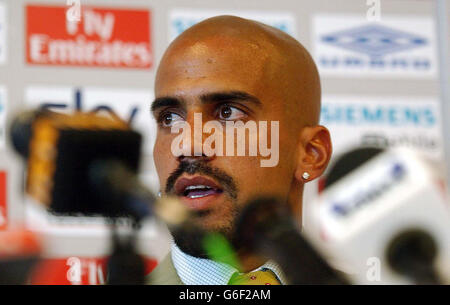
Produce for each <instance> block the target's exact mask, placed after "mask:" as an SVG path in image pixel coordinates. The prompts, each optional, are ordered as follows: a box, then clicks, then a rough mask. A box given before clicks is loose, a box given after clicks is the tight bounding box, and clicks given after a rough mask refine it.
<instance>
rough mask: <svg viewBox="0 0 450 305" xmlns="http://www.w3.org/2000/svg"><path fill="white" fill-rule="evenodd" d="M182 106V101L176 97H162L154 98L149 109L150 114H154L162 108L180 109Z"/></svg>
mask: <svg viewBox="0 0 450 305" xmlns="http://www.w3.org/2000/svg"><path fill="white" fill-rule="evenodd" d="M182 104H183V102H182V100H181V99H179V98H176V97H170V96H163V97H158V98H156V99H155V100H154V101H153V103H152V106H151V107H150V109H151V111H152V112H155V111H156V110H158V109H159V108H162V107H181V106H182Z"/></svg>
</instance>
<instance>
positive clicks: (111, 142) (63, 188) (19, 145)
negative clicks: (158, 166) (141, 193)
mask: <svg viewBox="0 0 450 305" xmlns="http://www.w3.org/2000/svg"><path fill="white" fill-rule="evenodd" d="M11 140H12V143H13V146H14V148H15V149H16V150H17V152H18V153H19V154H21V155H22V156H23V157H25V158H26V159H27V170H28V173H27V179H26V190H27V193H28V194H29V195H30V196H31V197H33V199H35V200H36V201H37V202H39V203H41V204H43V205H44V206H45V207H46V208H47V209H49V210H50V211H52V212H54V213H58V214H71V213H72V214H85V215H95V214H96V215H104V216H111V217H113V216H125V214H126V213H125V212H126V211H125V210H126V207H124V206H119V204H120V203H119V202H118V201H111V200H109V199H110V197H105V195H106V194H105V193H104V192H102V190H98V189H97V188H96V187H95V186H93V185H92V179H91V177H90V176H89V175H90V171H91V168H92V167H93V166H94V165H95V163H96V162H98V161H103V160H114V161H118V162H120V163H121V164H122V165H123V166H125V167H126V168H127V169H128V170H130V171H131V172H132V173H133V174H137V171H138V167H139V159H140V149H141V141H142V137H141V135H140V134H139V133H137V132H135V131H133V130H131V129H130V128H129V126H128V124H126V123H125V122H123V121H121V120H120V119H118V118H111V117H105V116H100V115H96V114H93V113H75V114H73V115H65V114H59V113H55V112H50V111H46V110H39V111H34V112H25V113H23V114H21V115H19V116H18V117H17V118H16V119H15V120H14V122H13V124H12V127H11ZM105 191H106V190H105Z"/></svg>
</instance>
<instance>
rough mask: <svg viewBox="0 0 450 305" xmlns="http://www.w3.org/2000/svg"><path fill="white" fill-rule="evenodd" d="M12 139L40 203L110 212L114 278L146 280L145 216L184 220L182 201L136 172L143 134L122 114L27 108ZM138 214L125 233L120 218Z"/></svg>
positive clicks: (78, 211)
mask: <svg viewBox="0 0 450 305" xmlns="http://www.w3.org/2000/svg"><path fill="white" fill-rule="evenodd" d="M11 141H12V143H13V146H14V148H15V149H16V150H17V152H18V153H19V154H21V155H22V156H23V157H24V158H26V162H27V164H28V166H27V177H26V191H27V193H28V195H29V196H30V197H32V198H33V199H34V201H35V202H37V203H39V204H42V205H44V206H45V208H46V209H47V210H48V211H50V212H52V213H54V214H57V215H75V216H91V215H92V216H104V217H107V218H108V219H109V223H110V224H111V226H112V241H113V248H114V249H113V253H112V255H111V256H110V258H109V262H108V279H107V282H108V283H109V284H144V282H145V274H144V263H143V260H142V258H141V257H140V255H138V254H137V253H136V251H135V247H136V245H135V244H136V234H137V232H136V231H137V230H138V229H139V228H140V224H141V221H142V220H143V219H144V218H146V217H150V216H161V217H160V218H163V219H164V220H165V221H166V222H168V223H173V224H174V225H177V224H179V223H182V222H183V220H184V217H186V215H185V214H184V213H183V211H184V210H183V209H182V208H181V206H177V207H179V208H176V209H178V210H180V209H182V210H183V211H181V212H180V211H179V212H178V213H176V215H174V216H172V217H170V216H167V215H168V213H167V211H165V209H167V208H171V207H172V209H173V206H174V205H176V203H177V202H173V201H171V200H170V198H169V199H165V200H164V203H161V201H157V200H156V197H155V196H154V195H153V194H152V193H151V192H150V191H149V190H148V189H147V188H146V187H145V186H144V185H143V184H142V183H140V181H139V180H138V178H137V173H138V168H139V162H140V153H141V152H140V150H141V142H142V136H141V135H140V134H139V133H137V132H136V131H134V130H132V129H131V128H130V127H129V125H128V124H127V123H125V122H124V121H122V120H120V119H119V118H117V117H105V116H101V115H98V114H94V113H75V114H72V115H65V114H60V113H55V112H50V111H47V110H37V111H32V112H25V113H22V114H20V115H19V116H18V117H17V118H16V119H15V120H14V121H13V124H12V127H11ZM123 217H128V218H131V220H132V232H131V234H130V235H129V236H127V237H125V238H124V237H122V238H120V236H118V233H117V228H116V227H117V219H118V218H123Z"/></svg>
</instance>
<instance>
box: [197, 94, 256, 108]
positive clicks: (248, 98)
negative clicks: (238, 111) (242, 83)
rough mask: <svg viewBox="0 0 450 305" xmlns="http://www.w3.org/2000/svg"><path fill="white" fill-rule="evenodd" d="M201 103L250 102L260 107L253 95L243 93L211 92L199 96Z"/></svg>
mask: <svg viewBox="0 0 450 305" xmlns="http://www.w3.org/2000/svg"><path fill="white" fill-rule="evenodd" d="M200 100H201V101H202V103H204V104H207V103H221V102H231V101H241V102H251V103H253V104H254V105H255V106H258V107H260V108H261V107H262V103H261V101H260V100H259V99H258V98H257V97H256V96H254V95H251V94H249V93H247V92H243V91H225V92H212V93H206V94H203V95H201V96H200Z"/></svg>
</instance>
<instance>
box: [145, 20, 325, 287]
mask: <svg viewBox="0 0 450 305" xmlns="http://www.w3.org/2000/svg"><path fill="white" fill-rule="evenodd" d="M155 97H156V99H155V101H154V102H153V103H152V107H151V108H152V113H153V116H154V117H155V119H156V121H157V123H158V130H157V137H156V142H155V147H154V161H155V165H156V170H157V173H158V176H159V181H160V185H161V193H162V196H169V195H172V196H177V198H178V199H179V200H180V201H181V202H182V203H183V204H184V205H185V206H187V207H188V208H189V210H191V211H192V212H194V213H193V214H192V215H195V217H194V216H193V217H194V218H193V219H192V221H194V222H195V224H196V225H198V226H199V227H200V228H201V229H202V230H204V231H206V232H216V233H220V234H222V235H223V236H225V237H227V238H230V239H231V236H232V234H233V232H234V229H235V222H236V218H237V216H238V214H239V211H240V210H241V209H242V208H243V207H245V205H246V204H248V202H250V201H251V200H252V199H254V198H256V197H261V196H268V197H274V196H275V197H277V198H281V199H282V202H285V203H286V205H287V207H288V209H289V211H290V213H291V214H292V216H293V217H294V218H295V220H296V221H297V222H298V225H299V226H301V222H302V197H303V188H304V184H305V183H307V182H309V181H311V180H313V179H316V178H317V177H319V176H320V175H321V174H322V173H323V172H324V170H325V168H326V167H327V165H328V162H329V160H330V156H331V151H332V147H331V140H330V135H329V131H328V130H327V129H326V128H325V127H323V126H320V125H318V123H319V115H320V100H321V89H320V80H319V75H318V72H317V69H316V66H315V64H314V62H313V60H312V58H311V56H310V54H309V53H308V51H307V50H306V49H305V48H304V47H303V46H302V45H301V44H300V43H299V42H298V41H296V40H295V39H294V38H292V37H291V36H289V35H288V34H286V33H284V32H282V31H280V30H278V29H275V28H273V27H270V26H267V25H264V24H262V23H259V22H255V21H251V20H247V19H242V18H238V17H233V16H219V17H214V18H210V19H207V20H205V21H203V22H201V23H198V24H196V25H194V26H192V27H191V28H189V29H188V30H186V31H185V32H183V33H182V34H181V35H180V36H179V37H178V38H177V39H176V40H174V41H173V42H172V43H171V45H170V46H169V47H168V49H167V50H166V52H165V54H164V55H163V58H162V60H161V62H160V64H159V68H158V71H157V75H156V81H155ZM198 114H201V118H202V122H207V121H211V120H215V121H218V122H220V123H221V124H223V125H225V124H226V123H227V122H236V121H242V122H244V123H246V122H248V121H255V122H257V123H258V122H261V121H266V122H279V137H278V138H277V143H272V145H278V147H279V152H278V153H279V156H277V160H276V161H277V162H276V164H275V165H274V166H261V164H262V163H261V160H264V159H267V156H262V155H256V156H255V155H252V154H245V155H242V156H236V155H232V156H230V155H226V154H220V155H219V154H216V155H210V154H205V153H201V154H198V153H194V146H195V143H196V141H197V142H199V141H202V142H203V141H205V138H206V136H205V135H204V134H203V135H202V136H201V137H200V138H199V137H198V136H197V137H196V136H195V133H194V135H193V136H192V138H191V139H190V141H189V142H190V144H191V145H190V147H189V152H190V153H186V151H185V153H182V154H179V155H176V154H174V153H173V141H174V140H175V139H176V137H177V136H178V134H176V133H173V132H171V128H172V127H173V126H174V125H175V124H178V123H180V122H182V123H188V124H189V125H190V126H194V125H195V123H198ZM196 115H197V116H196ZM196 120H197V121H196ZM268 125H270V124H268ZM272 132H273V130H272ZM223 138H224V139H225V138H226V137H225V135H224V137H223ZM269 142H270V141H269ZM200 144H201V143H200ZM234 144H235V145H237V143H234ZM224 146H225V145H224ZM172 235H173V238H174V241H173V243H172V245H171V251H170V252H169V253H168V255H167V256H166V257H165V258H164V259H163V260H162V261H161V262H160V263H159V264H158V266H157V267H156V268H155V270H153V272H152V273H151V274H150V275H149V277H148V283H149V284H187V285H205V284H215V285H222V284H223V285H226V284H233V283H234V281H235V280H236V279H239V280H240V282H239V283H241V284H250V285H251V284H270V285H280V284H281V285H283V284H289V283H288V282H287V281H286V277H285V275H284V274H283V270H281V268H280V266H279V265H277V264H276V263H275V262H274V261H272V260H266V259H265V258H264V257H261V256H259V255H256V254H247V255H244V256H240V257H239V258H240V263H241V264H240V266H241V269H240V270H237V269H236V268H234V267H232V266H230V265H227V264H224V263H221V262H217V261H214V260H211V259H210V258H208V256H207V255H206V253H205V252H202V251H199V250H198V247H194V246H192V245H193V243H195V242H198V241H196V240H195V239H196V236H194V235H192V234H190V232H183V231H182V230H181V232H180V231H177V232H172ZM241 250H242V249H236V252H237V253H241V252H242V253H246V252H245V251H241Z"/></svg>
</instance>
